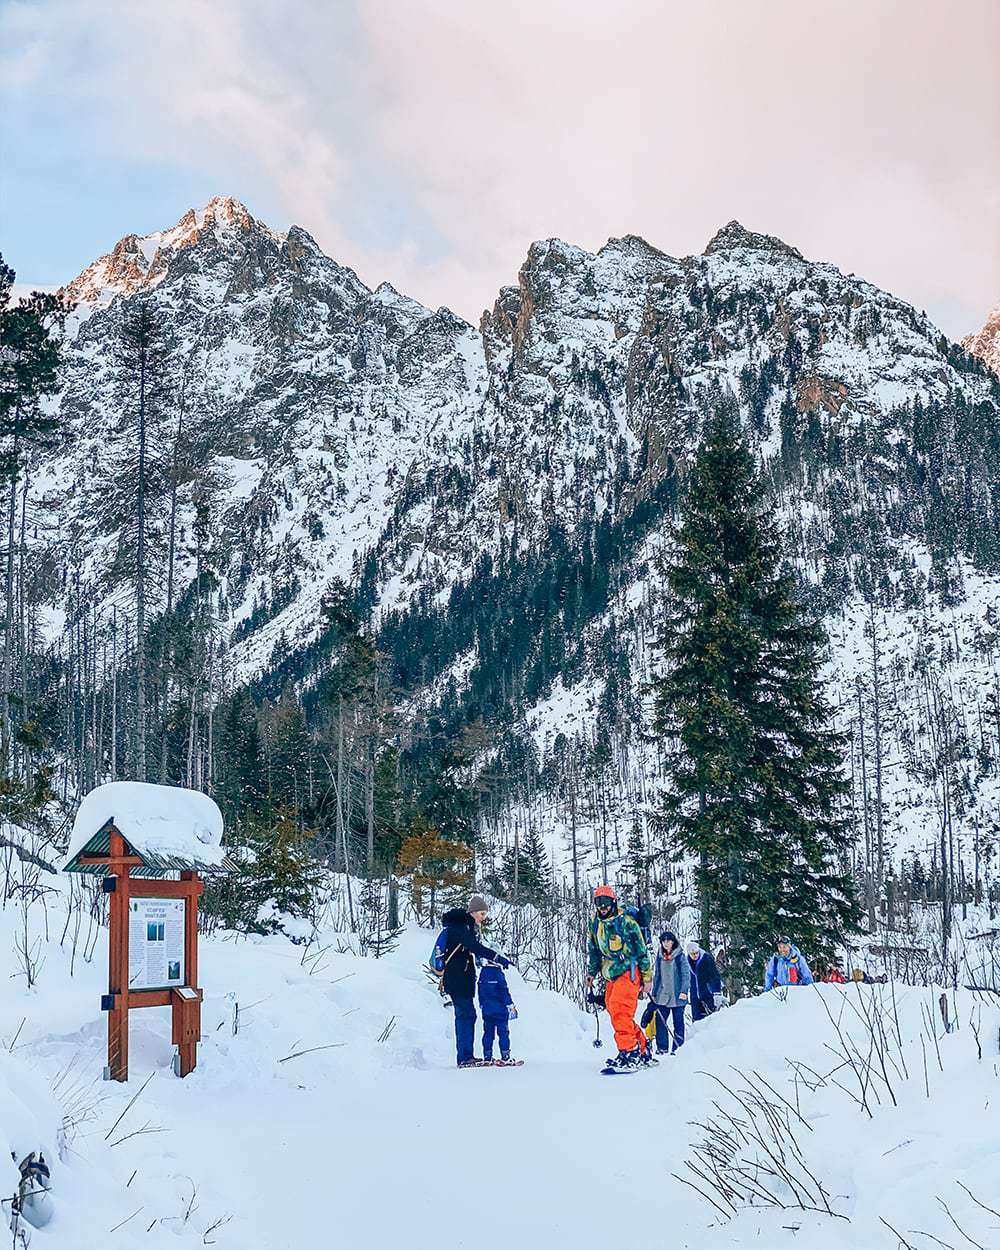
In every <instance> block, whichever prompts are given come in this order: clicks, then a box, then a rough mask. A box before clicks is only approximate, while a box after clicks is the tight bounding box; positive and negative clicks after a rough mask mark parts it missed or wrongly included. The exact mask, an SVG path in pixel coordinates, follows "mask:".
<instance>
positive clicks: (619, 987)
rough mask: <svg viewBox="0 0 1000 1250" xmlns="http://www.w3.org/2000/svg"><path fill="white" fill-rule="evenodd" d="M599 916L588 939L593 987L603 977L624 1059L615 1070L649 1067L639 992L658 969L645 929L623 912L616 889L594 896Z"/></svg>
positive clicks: (600, 888)
mask: <svg viewBox="0 0 1000 1250" xmlns="http://www.w3.org/2000/svg"><path fill="white" fill-rule="evenodd" d="M594 911H595V915H594V918H593V920H591V922H590V930H589V937H588V939H587V988H588V989H589V988H590V987H591V986H592V985H593V983H594V977H596V976H597V974H598V973H601V975H602V976H603V977H604V981H605V987H606V988H605V991H604V1003H605V1006H606V1007H607V1009H608V1015H609V1016H610V1017H611V1023H612V1025H613V1027H614V1030H615V1045H616V1046H617V1047H618V1058H617V1059H612V1060H611V1065H610V1066H613V1067H619V1068H626V1067H630V1066H631V1065H633V1064H636V1063H646V1062H648V1060H649V1052H648V1047H647V1044H646V1036H645V1034H644V1033H643V1031H642V1030H641V1029H640V1028H639V1026H638V1025H637V1024H636V1022H635V1009H636V1006H637V1004H638V1002H639V991H640V990H646V991H648V990H649V986H650V981H651V979H652V970H651V966H650V962H649V951H648V950H647V949H646V940H645V938H644V937H643V936H642V930H641V929H640V928H639V926H638V924H636V922H635V921H634V920H633V919H632V917H631V916H627V915H625V914H624V913H623V912H621V911H619V910H618V900H617V899H616V897H615V892H614V890H613V889H612V888H611V886H610V885H599V886H598V887H597V889H596V890H595V891H594Z"/></svg>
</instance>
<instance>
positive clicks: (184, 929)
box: [64, 781, 229, 1081]
mask: <svg viewBox="0 0 1000 1250" xmlns="http://www.w3.org/2000/svg"><path fill="white" fill-rule="evenodd" d="M221 841H222V816H221V814H220V812H219V809H218V808H217V807H216V805H215V803H214V802H213V801H212V800H211V799H210V798H209V797H208V795H206V794H202V793H200V792H199V791H195V790H184V789H181V788H179V787H175V786H154V785H147V784H146V783H144V782H134V781H117V782H110V783H108V784H107V785H103V786H98V787H97V789H96V790H92V791H91V792H90V793H89V794H88V795H87V796H86V797H85V798H84V800H83V802H82V803H81V805H80V810H79V812H78V813H77V817H76V822H75V824H74V826H73V835H72V838H71V840H70V850H69V853H68V855H67V857H66V862H65V864H64V871H66V872H80V873H91V874H94V875H98V876H100V877H102V878H103V884H104V891H105V893H106V894H108V895H110V898H109V936H108V955H109V958H108V992H107V994H105V995H104V996H103V997H102V999H101V1008H102V1010H104V1011H106V1012H107V1013H108V1066H107V1067H106V1068H105V1070H104V1076H105V1079H106V1080H112V1081H127V1080H128V1013H129V1011H130V1010H133V1009H134V1008H136V1007H170V1008H171V1013H172V1020H173V1029H172V1041H173V1044H174V1045H175V1046H176V1047H177V1051H176V1054H175V1056H174V1071H175V1072H176V1073H177V1075H178V1076H187V1075H188V1073H189V1072H191V1071H192V1070H193V1069H194V1067H195V1065H196V1063H197V1061H198V1042H199V1040H200V1039H201V1000H202V991H201V989H200V988H199V986H198V898H199V896H200V895H201V893H202V892H203V890H204V884H203V882H202V880H201V877H202V875H203V874H205V873H210V872H215V873H217V872H225V871H227V869H228V868H229V864H228V861H227V860H226V858H225V856H224V855H223V852H222V847H221Z"/></svg>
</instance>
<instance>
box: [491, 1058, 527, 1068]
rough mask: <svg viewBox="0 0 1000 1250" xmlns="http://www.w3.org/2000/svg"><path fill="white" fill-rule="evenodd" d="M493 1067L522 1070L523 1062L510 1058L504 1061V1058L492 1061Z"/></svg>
mask: <svg viewBox="0 0 1000 1250" xmlns="http://www.w3.org/2000/svg"><path fill="white" fill-rule="evenodd" d="M493 1066H494V1067H495V1068H523V1067H524V1060H523V1059H511V1058H510V1056H508V1057H507V1058H506V1059H504V1058H500V1059H494V1060H493Z"/></svg>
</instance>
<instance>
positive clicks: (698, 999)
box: [687, 942, 722, 1020]
mask: <svg viewBox="0 0 1000 1250" xmlns="http://www.w3.org/2000/svg"><path fill="white" fill-rule="evenodd" d="M687 954H688V963H689V964H690V965H691V1019H692V1020H703V1019H704V1018H705V1016H710V1015H711V1014H712V1012H713V1011H714V1010H715V996H716V994H721V993H722V977H720V976H719V969H718V965H717V964H716V962H715V960H714V958H713V957H712V952H711V951H703V950H702V949H701V946H700V945H699V944H698V943H697V942H688V944H687Z"/></svg>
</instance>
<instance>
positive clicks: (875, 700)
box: [871, 604, 885, 893]
mask: <svg viewBox="0 0 1000 1250" xmlns="http://www.w3.org/2000/svg"><path fill="white" fill-rule="evenodd" d="M871 638H872V728H873V730H874V732H875V761H874V763H875V884H876V889H877V891H878V892H879V893H881V891H882V887H883V885H884V883H885V824H884V817H883V811H882V681H881V668H880V665H879V649H878V634H877V632H876V629H875V605H874V604H872V605H871Z"/></svg>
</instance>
